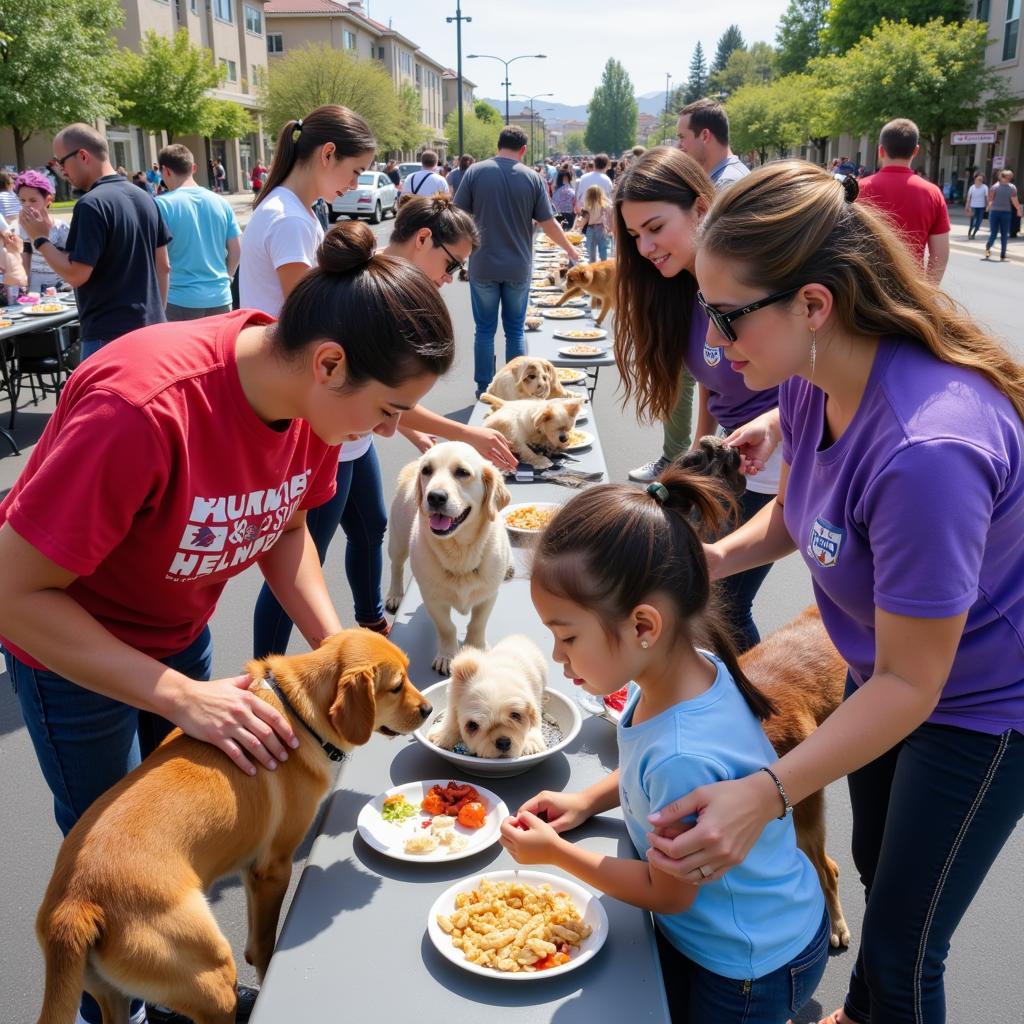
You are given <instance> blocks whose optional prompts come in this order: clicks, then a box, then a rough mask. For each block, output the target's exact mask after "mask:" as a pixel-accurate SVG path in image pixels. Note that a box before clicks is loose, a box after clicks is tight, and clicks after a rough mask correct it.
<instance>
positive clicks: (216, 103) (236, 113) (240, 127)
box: [199, 99, 256, 139]
mask: <svg viewBox="0 0 1024 1024" xmlns="http://www.w3.org/2000/svg"><path fill="white" fill-rule="evenodd" d="M199 131H200V134H202V135H205V136H207V137H208V138H211V139H240V138H242V136H243V135H248V134H249V133H250V132H254V131H256V124H255V122H254V121H253V118H252V114H250V113H249V111H248V110H246V109H245V107H243V106H242V105H241V104H240V103H235V102H234V101H233V100H213V99H208V100H207V101H206V105H205V111H204V120H203V122H202V124H201V125H200V128H199Z"/></svg>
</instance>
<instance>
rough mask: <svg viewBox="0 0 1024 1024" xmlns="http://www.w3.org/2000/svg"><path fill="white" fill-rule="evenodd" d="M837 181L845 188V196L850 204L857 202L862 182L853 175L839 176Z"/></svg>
mask: <svg viewBox="0 0 1024 1024" xmlns="http://www.w3.org/2000/svg"><path fill="white" fill-rule="evenodd" d="M835 177H836V180H837V181H838V182H839V184H840V185H842V186H843V196H844V198H845V199H846V201H847V202H848V203H853V202H856V200H857V196H859V195H860V182H858V181H857V179H856V178H855V177H854V176H853V175H852V174H837V175H836V176H835Z"/></svg>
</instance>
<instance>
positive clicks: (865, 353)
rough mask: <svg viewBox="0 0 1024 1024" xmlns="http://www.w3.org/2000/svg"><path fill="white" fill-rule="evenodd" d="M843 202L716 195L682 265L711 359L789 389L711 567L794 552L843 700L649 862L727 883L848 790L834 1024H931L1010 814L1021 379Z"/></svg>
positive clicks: (1018, 758) (1017, 757) (1018, 701)
mask: <svg viewBox="0 0 1024 1024" xmlns="http://www.w3.org/2000/svg"><path fill="white" fill-rule="evenodd" d="M856 194H857V186H856V182H855V181H854V180H853V179H850V178H847V179H846V180H845V181H843V182H839V181H837V180H836V179H835V178H834V177H833V176H831V175H829V174H828V173H826V172H825V171H822V170H820V169H819V168H817V167H814V166H813V165H811V164H805V163H801V162H796V161H794V162H782V163H774V164H770V165H769V166H767V167H764V168H762V169H760V170H758V171H755V172H754V173H752V174H751V175H750V176H749V177H747V178H745V179H744V180H743V181H742V182H740V183H737V184H735V185H733V186H732V187H731V188H730V189H729V191H728V192H725V193H723V194H722V195H721V196H720V197H719V199H718V201H717V202H716V203H715V205H714V207H713V208H712V209H711V211H710V212H709V214H708V215H707V217H706V218H705V221H704V227H703V234H702V241H701V247H700V250H699V252H698V255H697V262H696V272H697V278H698V280H699V282H700V286H701V293H702V297H703V300H704V303H705V308H706V310H707V311H708V314H709V316H710V318H711V321H712V324H713V328H712V330H711V331H710V336H711V337H712V338H713V339H716V340H717V341H719V342H720V344H722V346H723V353H724V355H725V357H726V358H727V359H729V360H731V361H732V363H733V365H734V366H736V367H737V368H738V369H739V370H740V372H741V373H742V374H743V378H744V380H745V381H746V382H747V383H748V385H749V386H751V387H753V388H763V387H768V386H771V385H781V386H780V388H779V413H780V425H781V435H782V445H783V453H784V464H783V472H782V478H781V481H780V485H779V493H778V498H777V499H776V500H775V501H773V502H771V503H770V504H769V505H767V506H766V507H765V508H764V509H763V510H762V511H761V513H760V514H759V515H758V516H756V517H755V518H754V519H752V520H751V521H750V522H748V523H747V524H745V525H744V526H743V527H741V528H740V529H738V530H737V531H736V532H735V533H733V534H730V535H729V536H727V537H725V538H723V539H722V540H720V541H718V542H717V543H716V544H713V545H711V546H709V547H708V549H707V553H708V559H709V563H710V565H711V568H712V571H713V572H714V573H715V574H716V575H720V576H723V575H729V574H731V573H735V572H737V571H740V570H743V569H746V568H748V567H750V566H752V565H761V564H764V563H766V562H772V561H775V560H776V559H778V558H781V557H783V556H784V555H787V554H789V553H790V552H792V551H794V550H798V551H800V553H801V554H802V555H803V558H804V561H805V563H806V564H807V566H808V569H809V571H810V573H811V577H812V580H813V584H814V591H815V596H816V598H817V602H818V606H819V608H820V609H821V614H822V618H823V620H824V622H825V624H826V627H827V628H828V631H829V634H830V636H831V637H832V640H833V641H834V642H835V644H836V647H837V648H838V649H839V651H840V652H841V653H842V655H843V656H844V658H845V659H846V661H847V663H848V664H849V667H850V673H849V679H848V685H847V700H846V701H845V703H844V704H843V705H842V707H840V708H839V709H838V710H837V711H836V712H835V713H834V714H833V715H832V716H831V717H830V718H829V719H828V721H826V722H825V723H824V724H823V725H822V726H821V727H820V728H819V729H818V730H817V732H815V733H814V734H813V735H812V736H811V737H810V738H808V739H807V740H805V741H804V742H803V743H801V744H799V745H798V746H797V747H795V748H794V749H793V750H792V751H790V753H788V754H787V755H786V756H785V757H783V758H781V759H780V760H779V761H777V762H776V763H775V764H774V765H773V766H772V770H773V771H774V773H775V776H776V778H771V777H769V775H768V774H766V773H765V772H759V773H757V774H756V775H753V776H749V777H747V778H745V779H740V780H737V781H735V782H727V783H723V784H718V785H715V786H706V787H701V788H700V789H697V790H694V791H693V792H692V793H690V794H688V795H685V796H682V797H681V798H680V799H679V800H677V801H675V802H674V803H672V804H670V805H668V806H667V807H665V808H663V809H662V810H661V811H660V812H659V813H657V814H655V815H653V816H652V821H653V822H654V823H655V825H656V826H659V827H663V826H665V825H667V824H668V823H670V822H675V821H678V820H679V819H680V818H681V817H685V816H687V815H690V814H693V813H697V814H699V823H698V824H697V826H696V827H695V828H693V829H692V830H691V831H689V832H686V833H684V834H682V835H680V836H679V837H678V838H675V839H672V838H670V837H669V836H668V835H664V836H661V835H659V836H655V837H654V838H653V839H652V843H653V844H654V845H655V846H657V847H658V849H659V851H660V853H658V854H655V855H653V857H652V860H653V862H654V863H655V864H656V866H658V867H663V868H664V869H665V870H668V871H672V872H674V873H675V874H676V875H677V876H679V877H681V878H685V879H686V880H687V881H689V882H693V883H694V884H699V883H700V882H701V881H703V880H705V879H709V878H710V879H715V878H720V877H721V876H722V874H723V873H724V872H725V871H727V870H728V869H729V868H730V867H731V866H732V865H734V864H736V863H738V862H739V861H741V860H742V859H743V857H744V855H745V854H746V852H747V850H748V849H749V848H750V846H751V845H752V843H753V842H754V841H755V839H756V838H757V836H758V835H759V833H760V831H761V829H762V828H763V827H764V825H765V823H766V822H768V821H770V820H771V819H772V818H773V817H775V816H776V815H778V814H779V811H780V810H781V811H783V813H788V811H789V809H790V804H791V803H796V802H798V801H800V800H802V799H803V798H804V797H806V796H807V795H809V794H810V793H813V792H815V791H817V790H818V789H820V788H821V787H822V786H824V785H826V784H827V783H829V782H832V781H834V780H835V779H838V778H840V777H841V776H843V775H848V776H849V779H848V782H849V788H850V799H851V805H852V808H853V823H854V824H853V856H854V862H855V863H856V865H857V870H858V872H859V873H860V876H861V879H862V881H863V882H864V884H865V887H866V890H867V907H866V911H865V916H864V925H863V932H862V936H861V948H860V951H859V954H858V957H857V961H856V964H855V965H854V968H853V973H852V976H851V979H850V987H849V992H848V995H847V998H846V1002H845V1005H844V1006H843V1008H842V1009H839V1010H836V1011H835V1012H834V1013H833V1014H831V1015H830V1016H829V1017H828V1018H827V1020H828V1021H829V1022H834V1024H849V1022H855V1024H867V1022H868V1021H869V1020H870V1022H871V1024H894V1022H904V1021H906V1022H914V1024H937V1022H941V1021H944V1020H945V1000H944V993H943V971H944V961H945V958H946V955H947V953H948V949H949V943H950V939H951V936H952V934H953V932H954V930H955V929H956V926H957V924H958V923H959V921H960V919H961V918H962V916H963V915H964V913H965V912H966V910H967V908H968V906H969V905H970V903H971V901H972V899H973V898H974V895H975V893H976V892H977V890H978V888H979V886H980V885H981V883H982V881H983V879H984V878H985V875H986V874H987V872H988V870H989V868H990V867H991V865H992V863H993V862H994V860H995V858H996V857H997V856H998V854H999V851H1000V850H1001V849H1002V847H1003V845H1004V844H1005V842H1006V840H1007V838H1008V837H1009V835H1010V834H1011V832H1012V831H1013V829H1014V827H1015V825H1016V824H1017V821H1018V820H1019V819H1020V817H1021V814H1022V813H1024V785H1022V782H1024V643H1022V639H1021V638H1022V636H1024V426H1022V415H1024V367H1022V366H1020V365H1019V364H1017V363H1015V362H1014V361H1013V360H1012V359H1011V357H1010V356H1009V355H1008V354H1007V352H1006V351H1005V350H1004V349H1003V348H1002V347H1001V346H1000V345H999V344H998V343H997V342H995V341H994V340H993V339H992V338H991V337H990V336H989V335H988V334H986V333H985V332H984V331H983V330H982V329H981V328H980V327H978V326H977V325H976V324H974V323H973V322H972V321H971V320H970V319H969V318H968V317H967V316H966V314H964V313H963V311H961V310H960V309H958V308H957V307H956V306H955V305H954V304H953V303H952V301H951V300H950V299H949V298H948V297H947V296H946V295H945V294H943V293H942V292H941V291H939V289H938V288H936V287H935V286H934V285H932V284H931V283H930V282H929V281H928V280H927V279H926V278H925V277H923V276H922V275H921V273H920V267H919V266H918V265H917V264H916V263H915V262H914V261H913V259H912V258H911V257H910V256H909V255H908V254H907V253H906V251H905V250H904V248H903V247H902V245H901V243H900V241H899V239H898V237H897V236H896V235H895V234H894V232H893V231H892V229H891V228H890V227H889V226H888V225H887V223H886V222H885V221H884V220H883V219H882V217H880V216H879V214H877V213H876V212H873V211H872V209H871V207H870V206H866V205H865V204H863V203H854V202H853V199H854V198H856ZM757 454H762V453H757ZM797 654H798V652H794V656H796V655H797Z"/></svg>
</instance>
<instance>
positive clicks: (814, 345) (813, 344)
mask: <svg viewBox="0 0 1024 1024" xmlns="http://www.w3.org/2000/svg"><path fill="white" fill-rule="evenodd" d="M814 333H815V332H814V328H813V327H812V328H811V380H812V381H813V380H814V358H815V356H816V355H817V352H818V346H817V343H816V340H815V337H814Z"/></svg>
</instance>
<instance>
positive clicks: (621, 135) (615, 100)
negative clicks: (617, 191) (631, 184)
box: [584, 57, 637, 153]
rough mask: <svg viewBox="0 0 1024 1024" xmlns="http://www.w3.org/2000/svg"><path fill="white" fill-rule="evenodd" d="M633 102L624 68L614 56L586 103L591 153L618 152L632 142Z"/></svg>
mask: <svg viewBox="0 0 1024 1024" xmlns="http://www.w3.org/2000/svg"><path fill="white" fill-rule="evenodd" d="M636 117H637V104H636V95H635V91H634V89H633V82H632V81H631V80H630V77H629V75H628V74H627V73H626V69H625V68H624V67H623V66H622V65H621V64H620V63H619V62H618V61H617V60H615V58H614V57H612V58H609V60H608V63H607V64H605V66H604V73H603V74H602V76H601V84H600V85H599V86H598V87H597V88H596V89H595V90H594V95H593V96H592V97H591V99H590V103H589V104H588V105H587V130H586V134H585V136H584V137H585V139H586V143H587V147H588V148H589V149H590V151H591V152H592V153H601V152H605V153H621V152H622V151H623V150H625V149H630V148H631V147H632V146H633V145H635V143H636Z"/></svg>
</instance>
